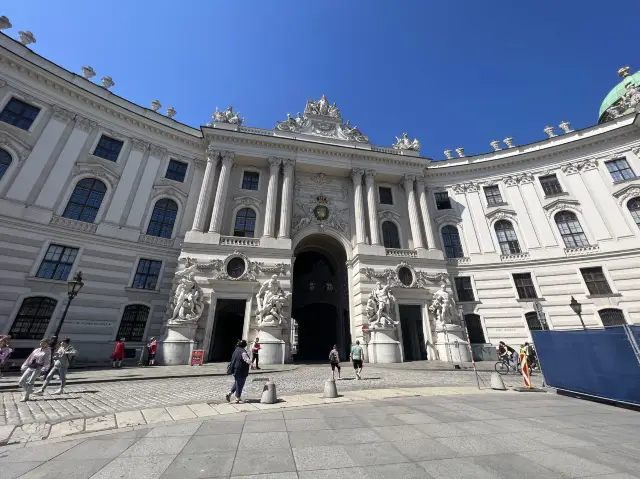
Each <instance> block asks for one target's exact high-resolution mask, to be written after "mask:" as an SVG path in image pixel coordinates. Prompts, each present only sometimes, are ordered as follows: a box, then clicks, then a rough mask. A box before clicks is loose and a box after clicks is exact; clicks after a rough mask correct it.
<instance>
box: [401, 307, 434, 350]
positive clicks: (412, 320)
mask: <svg viewBox="0 0 640 479" xmlns="http://www.w3.org/2000/svg"><path fill="white" fill-rule="evenodd" d="M398 309H399V310H400V327H401V328H402V348H403V351H404V360H405V361H419V360H424V359H427V344H426V341H425V339H424V324H423V321H422V307H421V306H420V305H418V304H401V305H399V308H398Z"/></svg>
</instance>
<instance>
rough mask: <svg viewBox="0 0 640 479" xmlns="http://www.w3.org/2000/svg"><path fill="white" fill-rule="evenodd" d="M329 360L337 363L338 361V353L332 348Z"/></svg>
mask: <svg viewBox="0 0 640 479" xmlns="http://www.w3.org/2000/svg"><path fill="white" fill-rule="evenodd" d="M329 361H330V362H332V363H337V362H338V353H337V352H336V351H335V350H333V349H332V350H331V352H330V353H329Z"/></svg>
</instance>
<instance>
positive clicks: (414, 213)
mask: <svg viewBox="0 0 640 479" xmlns="http://www.w3.org/2000/svg"><path fill="white" fill-rule="evenodd" d="M415 179H416V177H415V175H404V192H405V193H406V195H407V202H408V206H409V225H410V226H411V237H412V238H413V247H414V248H415V249H423V248H424V246H423V245H422V232H421V231H420V216H419V215H418V205H417V204H416V193H415V191H414V190H413V180H415Z"/></svg>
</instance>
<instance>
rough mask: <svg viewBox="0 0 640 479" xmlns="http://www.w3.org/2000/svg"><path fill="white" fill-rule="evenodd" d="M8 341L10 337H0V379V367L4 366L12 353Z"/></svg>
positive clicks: (0, 374) (0, 375) (0, 371)
mask: <svg viewBox="0 0 640 479" xmlns="http://www.w3.org/2000/svg"><path fill="white" fill-rule="evenodd" d="M10 339H11V336H0V378H1V377H2V366H4V364H5V362H6V361H7V359H9V356H11V353H12V352H13V349H11V344H9V340H10Z"/></svg>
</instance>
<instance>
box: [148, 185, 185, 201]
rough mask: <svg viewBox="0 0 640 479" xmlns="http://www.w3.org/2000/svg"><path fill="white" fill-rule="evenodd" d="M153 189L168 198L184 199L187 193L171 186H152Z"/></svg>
mask: <svg viewBox="0 0 640 479" xmlns="http://www.w3.org/2000/svg"><path fill="white" fill-rule="evenodd" d="M153 189H154V190H155V191H156V192H157V193H161V194H165V195H168V196H182V197H184V198H186V197H187V193H185V192H184V191H182V190H180V189H178V188H176V187H175V186H173V185H154V186H153Z"/></svg>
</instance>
